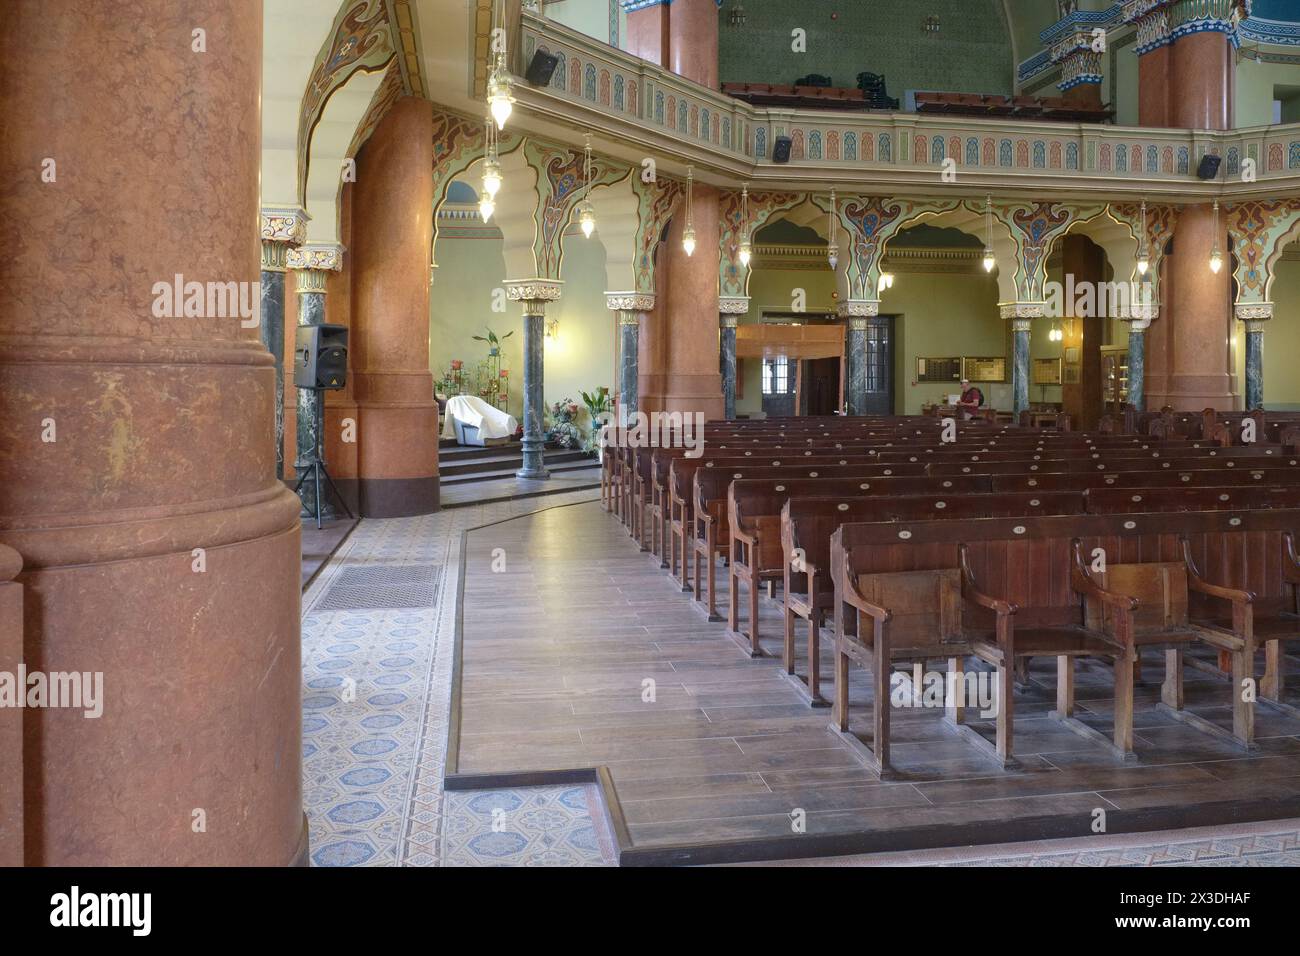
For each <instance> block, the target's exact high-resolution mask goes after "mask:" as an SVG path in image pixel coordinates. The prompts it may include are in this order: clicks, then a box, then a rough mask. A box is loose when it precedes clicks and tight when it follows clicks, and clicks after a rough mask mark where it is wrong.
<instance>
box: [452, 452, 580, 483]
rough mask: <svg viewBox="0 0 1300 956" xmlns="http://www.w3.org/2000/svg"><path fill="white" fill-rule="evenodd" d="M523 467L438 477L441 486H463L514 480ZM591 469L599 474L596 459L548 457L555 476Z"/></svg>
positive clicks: (519, 465) (548, 466) (518, 465)
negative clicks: (564, 459) (474, 482)
mask: <svg viewBox="0 0 1300 956" xmlns="http://www.w3.org/2000/svg"><path fill="white" fill-rule="evenodd" d="M521 467H523V460H522V459H520V460H519V461H517V462H515V463H514V465H513V466H511V467H509V468H502V469H500V470H497V471H473V472H467V473H461V474H451V475H448V474H447V473H446V472H442V473H441V474H439V476H438V483H439V484H440V485H463V484H466V483H468V482H473V481H496V480H498V479H501V478H514V477H515V472H517V471H518V470H519V469H520V468H521ZM587 468H590V469H592V470H593V471H594V472H597V473H598V472H599V469H600V463H599V462H597V461H596V460H595V459H594V458H583V459H581V460H578V461H555V460H553V459H552V458H551V456H550V455H547V456H546V470H547V471H549V472H552V473H553V474H559V473H563V472H567V471H582V470H584V469H587Z"/></svg>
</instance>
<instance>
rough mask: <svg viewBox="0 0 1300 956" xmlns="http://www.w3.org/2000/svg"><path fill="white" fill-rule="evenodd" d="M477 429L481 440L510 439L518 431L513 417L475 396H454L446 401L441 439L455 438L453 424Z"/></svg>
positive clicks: (517, 424)
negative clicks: (458, 423)
mask: <svg viewBox="0 0 1300 956" xmlns="http://www.w3.org/2000/svg"><path fill="white" fill-rule="evenodd" d="M453 419H454V420H455V421H458V422H460V423H461V424H462V425H469V426H472V427H474V428H477V429H478V431H479V437H480V438H483V439H491V438H510V437H512V436H513V435H514V433H515V432H517V431H518V430H519V422H518V421H516V420H515V417H514V416H513V415H508V414H506V413H505V412H503V411H501V409H499V408H496V407H494V406H492V405H489V404H488V403H487V402H485V401H483V399H481V398H479V397H477V396H475V395H456V396H454V397H452V398H449V399H447V411H446V413H445V416H444V418H443V422H442V437H443V438H455V437H456V426H455V424H454V422H453Z"/></svg>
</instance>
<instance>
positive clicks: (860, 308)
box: [835, 299, 880, 319]
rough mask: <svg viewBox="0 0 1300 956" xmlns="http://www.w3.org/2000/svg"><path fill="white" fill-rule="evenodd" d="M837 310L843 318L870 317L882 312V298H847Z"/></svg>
mask: <svg viewBox="0 0 1300 956" xmlns="http://www.w3.org/2000/svg"><path fill="white" fill-rule="evenodd" d="M835 311H836V313H838V314H839V315H840V316H841V317H843V318H851V319H859V318H860V319H869V318H872V317H874V316H877V315H879V314H880V300H879V299H846V300H845V301H844V302H841V303H840V305H839V308H837V309H836V310H835Z"/></svg>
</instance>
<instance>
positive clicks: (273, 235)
mask: <svg viewBox="0 0 1300 956" xmlns="http://www.w3.org/2000/svg"><path fill="white" fill-rule="evenodd" d="M261 219H262V241H263V242H283V243H287V244H288V245H291V246H301V245H302V244H303V243H304V242H306V241H307V223H308V222H309V221H310V220H311V216H309V215H308V214H307V210H306V209H303V208H302V207H301V206H285V205H278V204H268V205H265V206H263V207H262V216H261Z"/></svg>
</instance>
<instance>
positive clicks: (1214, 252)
mask: <svg viewBox="0 0 1300 956" xmlns="http://www.w3.org/2000/svg"><path fill="white" fill-rule="evenodd" d="M1222 268H1223V253H1222V252H1221V251H1220V250H1219V200H1217V199H1216V200H1214V248H1213V249H1211V250H1210V271H1211V272H1213V273H1214V274H1215V275H1218V274H1219V270H1220V269H1222Z"/></svg>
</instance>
